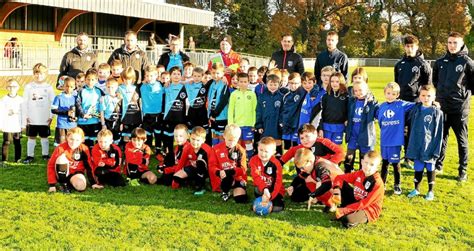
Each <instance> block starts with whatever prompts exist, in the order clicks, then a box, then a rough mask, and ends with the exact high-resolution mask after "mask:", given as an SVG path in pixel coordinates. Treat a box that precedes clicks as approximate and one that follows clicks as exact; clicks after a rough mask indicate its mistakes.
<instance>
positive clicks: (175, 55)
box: [158, 36, 189, 71]
mask: <svg viewBox="0 0 474 251" xmlns="http://www.w3.org/2000/svg"><path fill="white" fill-rule="evenodd" d="M169 43H170V44H169V45H170V50H171V51H170V52H165V53H163V54H161V56H160V60H158V65H164V66H165V69H166V70H167V71H169V70H170V69H171V68H172V67H174V66H178V67H179V68H180V69H181V71H183V65H184V63H186V62H188V61H189V56H188V55H186V53H184V52H182V51H181V50H180V47H181V40H180V38H179V37H176V36H173V37H172V38H171V39H170V42H169Z"/></svg>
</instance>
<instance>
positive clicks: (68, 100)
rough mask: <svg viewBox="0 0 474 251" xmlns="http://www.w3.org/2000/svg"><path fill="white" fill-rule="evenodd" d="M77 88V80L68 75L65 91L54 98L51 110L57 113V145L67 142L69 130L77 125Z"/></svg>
mask: <svg viewBox="0 0 474 251" xmlns="http://www.w3.org/2000/svg"><path fill="white" fill-rule="evenodd" d="M75 88H76V81H75V80H74V79H73V78H71V77H66V79H64V85H63V92H62V93H61V94H59V95H57V96H56V97H55V98H54V100H53V104H52V105H51V112H52V113H53V114H56V115H57V122H56V130H55V135H54V144H55V145H56V146H57V145H59V144H61V143H64V142H66V135H67V131H68V130H69V129H71V128H74V127H76V126H77V117H76V107H75V106H76V96H75V95H74V89H75Z"/></svg>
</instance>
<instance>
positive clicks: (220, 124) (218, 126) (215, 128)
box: [211, 119, 227, 136]
mask: <svg viewBox="0 0 474 251" xmlns="http://www.w3.org/2000/svg"><path fill="white" fill-rule="evenodd" d="M226 126H227V119H226V120H214V121H211V129H212V133H214V134H216V135H219V136H222V135H224V130H225V127H226Z"/></svg>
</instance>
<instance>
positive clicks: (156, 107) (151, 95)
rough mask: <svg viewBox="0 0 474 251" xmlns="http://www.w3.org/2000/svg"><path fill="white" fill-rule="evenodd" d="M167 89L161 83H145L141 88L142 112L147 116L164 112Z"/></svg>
mask: <svg viewBox="0 0 474 251" xmlns="http://www.w3.org/2000/svg"><path fill="white" fill-rule="evenodd" d="M164 93H165V89H164V88H163V87H162V86H161V84H160V83H159V82H153V83H143V84H142V86H141V87H140V94H141V98H142V111H143V115H145V114H159V113H162V112H163V96H164Z"/></svg>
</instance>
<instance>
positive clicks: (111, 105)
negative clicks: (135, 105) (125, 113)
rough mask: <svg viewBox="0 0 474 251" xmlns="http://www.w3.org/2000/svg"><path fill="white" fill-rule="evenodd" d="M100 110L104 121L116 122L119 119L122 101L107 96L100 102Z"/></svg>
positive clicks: (116, 97) (115, 97)
mask: <svg viewBox="0 0 474 251" xmlns="http://www.w3.org/2000/svg"><path fill="white" fill-rule="evenodd" d="M100 105H101V109H102V111H103V112H104V119H105V120H108V121H114V122H115V121H118V120H119V119H120V117H121V116H120V114H121V109H122V108H121V107H122V100H121V99H120V98H119V97H118V96H111V95H110V94H107V95H105V96H103V97H102V99H101V101H100Z"/></svg>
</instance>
